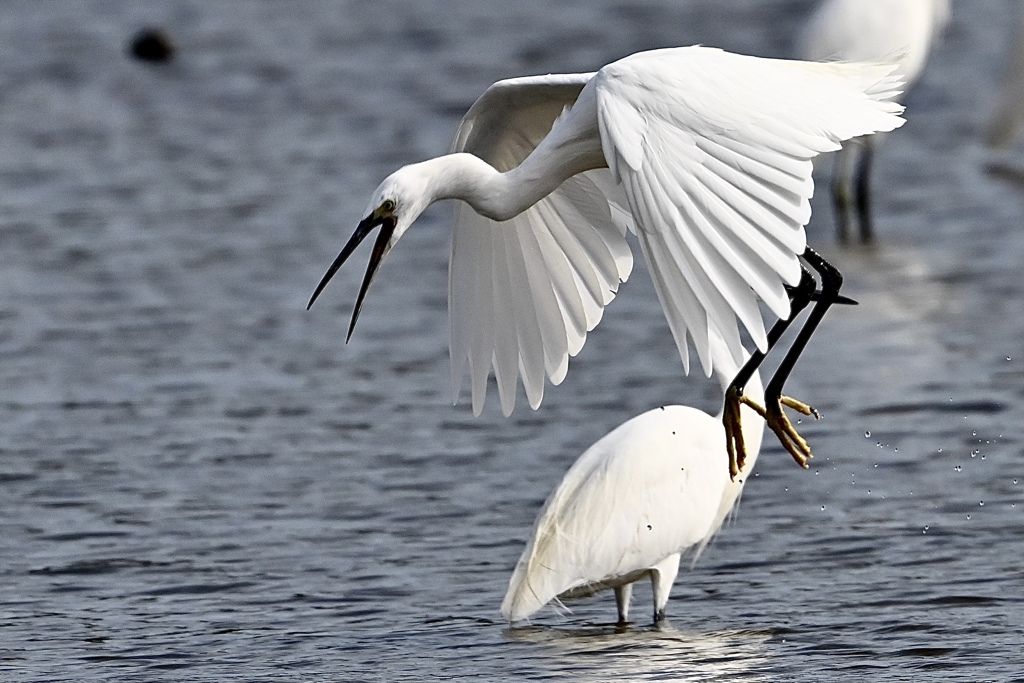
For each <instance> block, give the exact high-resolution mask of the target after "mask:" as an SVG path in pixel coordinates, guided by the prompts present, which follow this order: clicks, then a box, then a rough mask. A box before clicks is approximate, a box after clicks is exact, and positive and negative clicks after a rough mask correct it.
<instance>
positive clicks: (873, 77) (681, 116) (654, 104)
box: [595, 47, 903, 376]
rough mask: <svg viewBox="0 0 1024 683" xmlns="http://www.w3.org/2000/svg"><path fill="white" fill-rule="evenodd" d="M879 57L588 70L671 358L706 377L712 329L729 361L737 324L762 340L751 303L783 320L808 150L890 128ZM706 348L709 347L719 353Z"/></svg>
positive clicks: (798, 241)
mask: <svg viewBox="0 0 1024 683" xmlns="http://www.w3.org/2000/svg"><path fill="white" fill-rule="evenodd" d="M893 68H894V67H893V66H891V65H868V64H841V63H833V64H809V63H805V62H792V61H782V60H768V59H760V58H755V57H745V56H742V55H734V54H730V53H727V52H723V51H721V50H715V49H710V48H702V47H692V48H675V49H669V50H656V51H653V52H646V53H639V54H637V55H633V56H631V57H626V58H625V59H622V60H620V61H618V62H615V63H613V64H610V65H608V66H607V67H605V68H604V69H602V70H601V71H599V72H598V73H597V76H596V77H595V78H596V86H597V97H598V123H599V126H600V134H601V140H602V146H603V148H604V151H605V156H606V158H607V161H608V166H609V168H610V169H611V171H612V174H613V176H614V178H615V180H617V181H618V182H620V183H621V185H622V187H623V189H624V190H625V194H626V197H627V199H628V202H629V207H630V211H631V213H632V216H633V218H634V220H635V223H636V232H637V236H638V238H639V241H640V246H641V248H642V249H643V252H644V256H645V258H646V260H647V263H648V265H649V267H650V270H651V275H652V277H653V279H654V283H655V288H656V290H657V292H658V296H659V298H660V300H661V303H662V307H663V308H664V309H665V312H666V316H667V317H668V320H669V325H670V327H671V329H672V333H673V335H674V337H675V339H676V342H677V344H678V346H679V350H680V354H681V355H682V359H683V364H684V366H685V367H686V368H687V371H688V370H689V360H688V351H687V343H686V337H687V335H689V337H690V339H691V340H692V341H693V345H694V348H695V349H696V352H697V356H698V358H699V359H700V362H701V365H702V366H703V369H704V372H705V374H707V375H709V376H710V375H711V373H712V371H713V370H714V368H715V366H716V364H719V363H721V362H723V361H722V359H721V358H719V359H718V360H717V361H716V359H715V358H714V355H715V354H714V353H712V344H711V343H710V341H709V337H710V335H711V332H712V328H714V329H717V331H718V333H719V334H720V336H721V338H722V339H724V340H725V341H726V343H727V348H728V349H729V350H730V353H731V355H732V356H733V359H732V360H733V361H735V360H736V359H738V358H739V354H740V353H741V351H740V341H739V326H738V323H737V319H738V320H739V321H742V323H743V325H744V327H745V328H746V329H747V331H748V332H749V333H750V335H751V337H752V338H753V340H754V341H755V343H756V344H757V346H758V347H759V348H761V349H764V348H765V347H766V335H765V331H764V325H763V322H762V319H761V315H760V312H759V310H758V307H757V298H760V299H762V300H763V301H764V302H765V303H766V304H767V306H768V307H769V308H770V309H771V311H772V312H773V313H774V314H775V315H777V316H779V317H781V318H784V317H787V316H788V315H789V300H788V297H787V296H786V293H785V290H784V287H783V285H784V284H791V285H795V284H796V283H797V282H798V280H799V278H800V265H799V261H798V258H797V257H798V256H799V255H800V254H801V253H803V251H804V248H805V246H806V238H805V234H804V225H805V224H806V223H807V221H808V220H809V218H810V213H811V209H810V202H809V200H810V197H811V194H812V193H813V190H814V185H813V181H812V178H811V172H812V163H811V159H812V158H813V157H814V156H816V155H818V154H820V153H821V152H827V151H832V150H836V149H839V147H840V144H839V143H840V142H841V141H843V140H847V139H849V138H852V137H856V136H859V135H866V134H869V133H874V132H878V131H889V130H892V129H894V128H897V127H899V126H900V125H902V123H903V120H902V119H900V118H899V117H898V116H897V115H898V114H899V113H900V112H902V107H900V106H899V105H898V104H895V103H893V102H892V101H890V100H891V98H893V97H895V96H896V95H897V94H898V88H899V85H900V81H899V79H898V78H896V77H893V76H891V75H890V74H891V72H892V71H893ZM720 347H721V345H718V346H717V347H716V348H720Z"/></svg>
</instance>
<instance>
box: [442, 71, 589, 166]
mask: <svg viewBox="0 0 1024 683" xmlns="http://www.w3.org/2000/svg"><path fill="white" fill-rule="evenodd" d="M593 76H594V74H593V73H580V74H546V75H542V76H522V77H517V78H507V79H504V80H500V81H497V82H496V83H493V84H492V85H491V86H490V87H489V88H487V90H485V91H484V92H483V94H482V95H480V97H479V98H477V100H476V102H474V103H473V104H472V106H470V108H469V110H468V111H467V112H466V114H465V116H463V117H462V122H461V123H460V124H459V129H458V131H457V132H456V134H455V139H454V141H453V142H452V148H451V151H452V152H470V153H473V154H476V155H477V156H480V157H482V158H485V159H486V158H487V156H488V154H489V153H490V152H491V148H492V147H493V146H495V144H496V142H497V141H499V140H503V139H505V138H507V137H508V136H509V135H512V134H519V135H523V136H524V137H527V138H530V137H536V135H538V134H539V135H540V137H543V136H544V134H546V133H547V131H548V130H550V128H551V124H552V123H553V122H554V121H555V119H557V118H558V116H559V115H560V114H561V113H562V111H563V110H564V109H565V107H568V106H571V105H572V103H573V102H575V101H576V98H577V97H579V94H580V92H581V91H582V90H583V88H584V86H586V84H587V83H589V82H590V80H591V78H593Z"/></svg>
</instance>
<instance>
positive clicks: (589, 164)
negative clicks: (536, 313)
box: [416, 87, 608, 221]
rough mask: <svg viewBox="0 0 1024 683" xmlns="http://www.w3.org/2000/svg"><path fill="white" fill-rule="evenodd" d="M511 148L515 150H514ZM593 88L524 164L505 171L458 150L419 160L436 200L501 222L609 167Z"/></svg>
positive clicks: (508, 151)
mask: <svg viewBox="0 0 1024 683" xmlns="http://www.w3.org/2000/svg"><path fill="white" fill-rule="evenodd" d="M505 153H507V154H514V153H515V150H514V149H506V150H505ZM607 165H608V164H607V162H606V161H605V157H604V150H603V148H602V147H601V136H600V133H599V131H598V124H597V104H596V99H595V97H594V94H593V89H592V88H589V87H587V88H584V89H583V91H582V92H581V93H580V96H579V99H578V100H577V101H576V102H575V103H574V104H573V106H572V109H571V110H569V111H568V112H566V113H565V114H563V115H562V116H561V117H559V118H558V120H556V121H555V123H554V125H553V126H552V127H551V130H550V131H549V132H548V133H547V135H545V136H544V138H543V139H542V140H541V141H540V144H538V145H537V147H536V148H535V149H534V150H533V151H532V152H530V154H529V156H527V157H526V159H524V160H523V161H522V163H520V164H519V165H518V166H516V167H514V168H511V169H508V170H506V171H505V172H501V171H499V170H497V169H496V168H494V166H492V165H491V164H489V163H487V162H486V161H484V160H483V159H480V158H479V157H477V156H474V155H473V154H469V153H466V152H458V153H455V154H449V155H447V156H442V157H438V158H436V159H430V160H428V161H424V162H421V163H420V164H416V166H418V167H420V168H421V169H422V170H423V172H424V174H425V177H427V178H429V179H430V181H429V183H430V185H431V187H430V188H428V189H429V191H430V194H431V201H438V200H441V199H461V200H463V201H465V202H466V203H468V204H469V205H470V206H472V207H473V208H474V209H475V210H476V212H477V213H479V214H481V215H483V216H486V217H487V218H491V219H493V220H496V221H504V220H508V219H509V218H513V217H515V216H518V215H519V214H520V213H522V212H523V211H526V210H527V209H529V208H530V207H531V206H533V205H534V204H536V203H537V202H539V201H540V200H541V199H543V198H544V197H546V196H548V195H549V194H551V193H552V192H553V191H554V190H556V189H557V188H558V186H559V185H561V184H562V183H563V182H565V181H566V180H567V179H568V178H571V177H572V176H574V175H576V174H578V173H583V172H584V171H589V170H592V169H595V168H606V167H607Z"/></svg>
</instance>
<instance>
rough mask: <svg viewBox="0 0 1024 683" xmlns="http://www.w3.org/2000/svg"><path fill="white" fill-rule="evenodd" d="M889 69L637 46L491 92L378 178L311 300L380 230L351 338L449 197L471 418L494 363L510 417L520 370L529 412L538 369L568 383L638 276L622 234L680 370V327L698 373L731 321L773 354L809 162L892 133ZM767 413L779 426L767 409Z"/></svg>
mask: <svg viewBox="0 0 1024 683" xmlns="http://www.w3.org/2000/svg"><path fill="white" fill-rule="evenodd" d="M893 68H894V67H893V66H891V65H884V64H840V63H829V64H824V63H808V62H797V61H788V60H774V59H761V58H757V57H747V56H742V55H735V54H730V53H728V52H723V51H721V50H717V49H712V48H704V47H685V48H673V49H663V50H654V51H651V52H642V53H637V54H635V55H632V56H629V57H625V58H623V59H621V60H619V61H617V62H613V63H612V64H609V65H607V66H605V67H604V68H602V69H601V70H599V71H598V72H596V73H588V74H565V75H548V76H536V77H530V78H516V79H511V80H507V81H500V82H498V83H495V84H494V85H492V86H491V87H490V88H488V89H487V91H486V92H485V93H484V94H483V95H482V96H481V97H480V99H479V100H477V101H476V103H475V104H473V106H472V107H471V108H470V110H469V112H468V113H467V114H466V116H465V118H464V119H463V121H462V124H461V126H460V127H459V130H458V132H457V133H456V136H455V141H454V143H453V145H452V153H451V154H449V155H446V156H442V157H438V158H436V159H430V160H428V161H423V162H420V163H417V164H412V165H409V166H405V167H403V168H401V169H399V170H398V171H396V172H395V173H393V174H392V175H390V176H389V177H388V178H386V179H385V180H384V182H382V183H381V185H380V186H379V187H378V188H377V190H376V191H375V192H374V193H373V196H372V197H371V200H370V203H369V206H368V208H367V211H366V218H364V219H363V220H362V221H361V222H360V223H359V225H358V227H357V228H356V231H355V233H354V234H353V235H352V237H351V239H350V240H349V242H348V243H347V244H346V245H345V247H344V248H343V249H342V251H341V253H340V254H339V255H338V257H337V259H335V261H334V263H333V264H332V265H331V267H330V268H329V269H328V271H327V273H326V274H325V275H324V277H323V279H322V280H321V282H320V284H319V286H318V287H317V288H316V290H315V291H314V293H313V296H312V298H311V299H310V305H312V303H313V301H314V300H315V299H316V297H317V296H318V295H319V293H320V292H321V291H322V290H323V287H324V286H325V285H326V284H327V282H328V281H329V280H330V279H331V277H332V276H333V275H334V273H335V272H336V271H337V270H338V268H339V267H340V266H341V265H342V263H344V262H345V260H346V259H347V258H348V257H349V256H350V255H351V253H352V252H353V251H354V250H355V248H356V247H357V246H358V245H359V243H360V242H361V241H362V240H363V239H364V238H365V237H366V236H367V235H368V234H369V233H370V232H371V231H372V230H373V229H374V228H377V227H380V233H379V235H378V236H377V239H376V241H375V243H374V246H373V251H372V254H371V256H370V261H369V265H368V266H367V269H366V275H365V276H364V278H363V282H362V286H361V288H360V290H359V295H358V297H357V299H356V305H355V308H354V309H353V312H352V321H351V323H350V325H349V336H351V334H352V330H353V329H354V327H355V323H356V320H357V318H358V315H359V310H360V307H361V305H362V302H363V298H364V296H365V295H366V292H367V289H368V288H369V286H370V283H371V282H372V280H373V277H374V274H375V273H376V272H377V268H378V266H379V265H380V264H381V262H382V261H383V259H384V258H385V256H386V255H387V254H388V253H389V252H390V250H391V249H392V248H393V247H394V245H395V244H396V243H397V241H398V240H399V239H400V238H401V236H402V235H403V234H404V233H405V231H406V230H407V229H408V228H409V226H410V225H411V224H412V223H413V221H414V220H415V219H416V218H417V217H418V216H419V215H420V213H421V212H422V211H423V210H424V209H425V208H426V207H427V206H428V205H430V204H431V203H433V202H435V201H438V200H441V199H461V200H463V201H464V202H465V204H460V205H458V208H457V215H456V221H455V227H454V230H453V234H452V256H451V263H450V270H449V297H448V303H449V314H450V318H451V346H450V348H451V359H452V379H453V384H454V390H455V398H456V399H457V397H458V393H459V389H460V387H461V380H462V375H463V373H464V371H465V369H466V368H467V366H468V368H469V372H470V376H471V384H472V400H473V411H474V413H479V412H480V410H481V409H482V407H483V402H484V397H485V395H486V388H487V378H488V375H489V374H490V371H491V368H492V367H493V369H494V375H495V379H496V380H497V384H498V393H499V396H500V398H501V405H502V409H503V411H504V412H505V414H506V415H507V414H509V413H511V411H512V409H513V407H514V405H515V397H516V390H517V385H518V380H519V378H520V377H521V378H522V380H523V386H524V389H525V391H526V396H527V398H528V399H529V402H530V405H531V406H532V407H533V408H537V407H538V406H539V405H540V402H541V399H542V398H543V394H544V379H545V376H547V377H548V378H550V380H551V382H552V384H559V383H560V382H561V381H562V379H563V378H564V377H565V374H566V370H567V368H568V359H569V356H572V355H575V354H576V353H577V352H579V350H580V349H581V348H582V346H583V343H584V340H585V339H586V334H587V332H588V331H590V330H591V329H593V327H594V326H595V325H597V323H598V322H599V321H600V319H601V316H602V313H603V310H604V307H605V306H606V305H607V304H608V303H609V302H610V301H611V300H612V298H613V297H614V295H615V292H616V290H617V287H618V284H619V282H620V281H624V280H625V279H626V278H627V277H628V275H629V272H630V270H631V268H632V255H631V253H630V249H629V246H628V245H627V243H626V241H625V232H626V230H627V229H629V230H632V231H633V232H634V233H635V234H636V235H637V238H638V240H639V242H640V248H641V250H642V251H643V254H644V257H645V259H646V261H647V264H648V267H649V270H650V272H651V275H652V277H653V280H654V284H655V288H656V290H657V292H658V297H659V299H660V301H661V304H662V308H663V310H664V312H665V315H666V317H667V318H668V322H669V326H670V328H671V330H672V334H673V336H674V338H675V341H676V344H677V345H678V347H679V351H680V355H681V357H682V360H683V365H684V369H685V370H686V371H687V372H689V351H688V346H687V341H686V337H687V335H689V337H690V339H691V341H692V343H693V346H694V348H695V349H696V353H697V357H698V358H699V359H700V362H701V365H702V366H703V369H704V372H705V373H706V374H707V375H709V376H710V375H711V374H712V372H713V371H714V370H715V369H716V368H717V367H718V366H720V365H723V364H724V365H725V366H726V367H735V366H736V365H738V364H739V362H740V358H741V355H742V353H743V351H742V346H741V344H740V330H739V321H742V323H743V325H744V327H745V328H746V329H747V331H748V332H749V334H750V335H751V337H752V339H753V340H754V342H755V344H756V345H757V348H758V349H761V350H764V349H765V348H766V347H767V335H766V334H765V330H764V324H763V322H762V318H761V312H760V310H759V308H758V304H757V302H758V299H761V300H762V301H764V302H765V304H766V305H767V306H768V308H769V309H770V310H771V311H772V312H773V313H774V314H775V315H777V316H778V317H779V318H786V317H788V316H789V312H790V306H789V299H788V297H787V295H786V290H785V285H787V284H788V285H794V284H796V283H797V282H798V281H799V279H800V272H801V266H800V261H799V256H800V255H801V254H803V252H804V251H805V248H806V238H805V234H804V227H803V226H804V225H805V224H806V223H807V221H808V220H809V218H810V212H811V209H810V202H809V198H810V196H811V194H812V192H813V181H812V179H811V172H812V163H811V159H812V158H813V157H815V156H816V155H818V154H820V153H821V152H826V151H833V150H836V149H839V148H840V142H841V141H842V140H846V139H849V138H852V137H856V136H860V135H868V134H871V133H874V132H877V131H889V130H892V129H894V128H897V127H899V126H900V125H902V123H903V119H901V118H900V117H899V116H898V114H899V113H901V112H902V107H900V106H899V105H898V104H896V103H894V102H892V101H891V100H892V98H893V97H894V96H895V95H896V94H897V93H898V88H899V86H900V80H899V78H897V77H895V76H892V75H891V72H892V71H893ZM713 338H717V339H720V340H722V343H721V344H712V341H711V340H712V339H713ZM769 399H770V400H772V401H775V402H776V403H778V400H777V399H778V397H773V396H769ZM730 414H735V415H738V414H739V413H738V411H734V412H733V413H729V412H728V411H727V417H728V416H729V415H730ZM772 414H773V415H778V416H781V418H780V419H781V420H783V421H784V422H786V424H788V420H786V419H785V416H784V415H783V414H782V411H781V406H779V410H777V411H775V412H773V413H772ZM776 427H777V425H773V428H776ZM790 428H791V426H790ZM777 431H778V430H777ZM808 455H809V451H808ZM794 457H796V454H794Z"/></svg>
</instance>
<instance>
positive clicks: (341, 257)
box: [306, 215, 395, 343]
mask: <svg viewBox="0 0 1024 683" xmlns="http://www.w3.org/2000/svg"><path fill="white" fill-rule="evenodd" d="M378 225H379V226H380V232H379V233H378V234H377V240H376V241H375V242H374V243H373V252H371V254H370V262H369V263H368V264H367V266H366V275H364V276H363V284H362V286H361V287H360V288H359V296H358V297H357V298H356V307H355V309H354V310H353V311H352V322H350V323H349V325H348V336H346V337H345V342H346V343H348V340H349V339H351V338H352V330H354V329H355V328H356V320H357V319H358V318H359V310H360V309H361V308H362V307H363V297H365V296H366V292H367V290H368V289H370V282H372V281H373V276H374V274H375V273H376V272H377V268H378V266H380V262H381V260H383V258H384V254H385V252H386V251H387V246H388V242H389V241H390V240H391V235H392V234H393V233H394V232H395V218H394V216H390V215H385V216H372V215H371V216H367V217H366V218H364V219H363V220H362V221H360V222H359V225H358V226H356V231H355V232H354V233H352V237H350V238H349V240H348V244H346V245H345V247H344V248H343V249H342V250H341V253H340V254H338V258H336V259H334V263H332V264H331V267H330V268H328V269H327V272H326V273H325V274H324V277H323V279H322V280H320V284H318V285H317V286H316V289H315V290H313V296H311V297H310V298H309V303H308V304H307V305H306V310H307V311H308V310H309V309H310V307H311V306H312V305H313V302H314V301H316V298H317V297H318V296H320V292H322V291H323V289H324V287H326V286H327V283H328V282H330V280H331V278H332V277H334V274H335V273H337V272H338V269H339V268H341V264H343V263H345V261H346V260H347V259H348V257H349V256H351V255H352V252H353V251H355V250H356V247H358V246H359V243H360V242H362V241H363V240H364V239H366V236H367V235H369V234H370V232H371V231H372V230H373V229H374V228H376V227H377V226H378Z"/></svg>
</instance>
